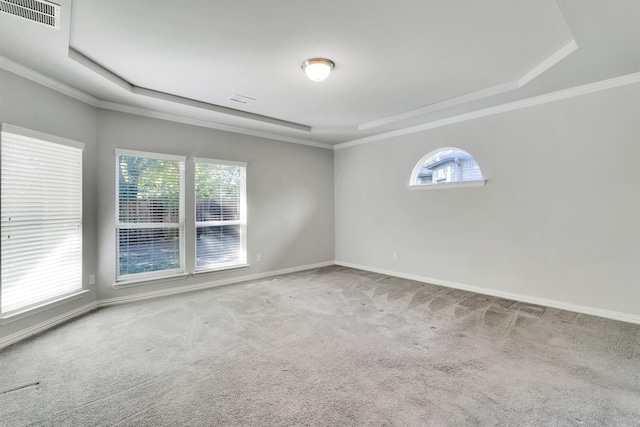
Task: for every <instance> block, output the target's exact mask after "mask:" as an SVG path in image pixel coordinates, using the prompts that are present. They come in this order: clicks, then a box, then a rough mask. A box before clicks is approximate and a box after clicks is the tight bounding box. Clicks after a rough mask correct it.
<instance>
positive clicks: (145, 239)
mask: <svg viewBox="0 0 640 427" xmlns="http://www.w3.org/2000/svg"><path fill="white" fill-rule="evenodd" d="M118 234H119V248H118V249H119V271H118V275H119V276H124V275H128V274H138V273H150V272H155V271H164V270H176V269H180V268H181V266H180V229H179V228H177V227H175V228H170V227H166V228H133V229H125V230H122V229H121V230H120V231H119V233H118Z"/></svg>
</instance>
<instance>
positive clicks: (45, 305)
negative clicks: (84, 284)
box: [0, 289, 89, 325]
mask: <svg viewBox="0 0 640 427" xmlns="http://www.w3.org/2000/svg"><path fill="white" fill-rule="evenodd" d="M87 292H89V290H88V289H81V290H79V291H75V292H73V293H72V294H67V295H64V296H61V297H56V298H54V299H51V300H48V301H45V302H42V303H40V304H37V305H34V306H31V307H27V308H22V309H18V310H15V311H13V312H9V313H6V314H2V315H0V325H6V324H7V323H11V322H14V321H16V320H19V319H24V318H25V317H28V316H31V315H32V314H36V313H41V312H43V311H45V310H49V309H50V308H53V307H56V306H59V305H62V304H66V303H68V302H69V301H73V300H77V299H80V298H83V297H84V295H85V294H86V293H87Z"/></svg>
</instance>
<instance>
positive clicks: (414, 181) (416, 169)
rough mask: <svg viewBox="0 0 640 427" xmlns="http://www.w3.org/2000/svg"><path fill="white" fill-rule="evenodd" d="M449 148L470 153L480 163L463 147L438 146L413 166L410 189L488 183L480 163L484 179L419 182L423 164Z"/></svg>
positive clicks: (474, 185) (482, 184) (470, 185)
mask: <svg viewBox="0 0 640 427" xmlns="http://www.w3.org/2000/svg"><path fill="white" fill-rule="evenodd" d="M448 150H456V151H460V152H462V153H464V154H466V155H468V156H469V157H471V158H472V159H473V161H474V162H476V164H478V161H477V160H476V159H475V158H474V157H473V156H472V155H471V154H469V153H468V152H467V151H465V150H463V149H461V148H457V147H441V148H437V149H435V150H432V151H430V152H429V153H427V154H426V155H425V156H423V157H422V158H421V159H420V160H419V161H418V163H416V165H415V166H414V168H413V171H412V172H411V178H410V180H409V189H410V190H432V189H443V188H462V187H482V186H484V185H485V184H486V183H487V180H486V179H485V178H484V174H483V173H482V168H480V165H479V164H478V168H479V169H480V175H481V176H482V179H479V180H472V181H460V182H441V183H437V182H436V183H433V182H432V183H428V184H418V183H417V180H418V174H419V173H420V169H422V166H423V165H424V164H425V163H426V161H427V160H428V159H430V158H431V157H433V156H434V155H436V154H438V153H441V152H443V151H448Z"/></svg>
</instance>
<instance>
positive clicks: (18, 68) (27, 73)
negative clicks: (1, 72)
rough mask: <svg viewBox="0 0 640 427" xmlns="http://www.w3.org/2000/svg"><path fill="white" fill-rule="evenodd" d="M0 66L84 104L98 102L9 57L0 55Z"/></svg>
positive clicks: (95, 105) (93, 104)
mask: <svg viewBox="0 0 640 427" xmlns="http://www.w3.org/2000/svg"><path fill="white" fill-rule="evenodd" d="M0 68H2V69H5V70H7V71H9V72H10V73H13V74H16V75H18V76H20V77H23V78H25V79H27V80H31V81H32V82H35V83H38V84H39V85H42V86H45V87H48V88H49V89H53V90H55V91H56V92H59V93H61V94H63V95H67V96H69V97H71V98H73V99H77V100H78V101H82V102H84V103H85V104H89V105H92V106H94V107H97V106H98V103H99V102H100V101H99V100H98V98H94V97H93V96H91V95H89V94H86V93H84V92H82V91H80V90H78V89H76V88H73V87H71V86H69V85H67V84H64V83H62V82H59V81H58V80H55V79H52V78H51V77H47V76H45V75H44V74H40V73H38V72H37V71H34V70H32V69H31V68H28V67H25V66H24V65H21V64H18V63H17V62H14V61H12V60H10V59H9V58H5V57H4V56H2V55H0Z"/></svg>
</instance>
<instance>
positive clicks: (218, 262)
mask: <svg viewBox="0 0 640 427" xmlns="http://www.w3.org/2000/svg"><path fill="white" fill-rule="evenodd" d="M195 163H196V170H195V172H196V179H195V185H196V188H195V193H196V197H195V198H196V271H206V270H215V269H220V268H228V267H233V266H238V265H244V264H246V262H247V251H246V164H245V163H237V162H227V161H223V160H211V159H200V158H196V161H195Z"/></svg>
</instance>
